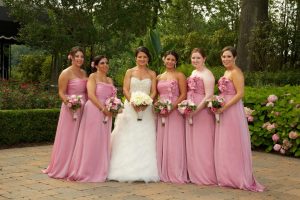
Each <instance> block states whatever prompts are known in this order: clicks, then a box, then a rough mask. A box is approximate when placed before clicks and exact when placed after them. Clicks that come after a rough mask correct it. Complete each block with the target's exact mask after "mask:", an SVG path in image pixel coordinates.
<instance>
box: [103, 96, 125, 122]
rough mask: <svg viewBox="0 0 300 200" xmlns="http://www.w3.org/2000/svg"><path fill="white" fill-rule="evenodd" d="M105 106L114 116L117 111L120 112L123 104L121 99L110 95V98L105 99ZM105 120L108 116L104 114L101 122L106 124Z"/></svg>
mask: <svg viewBox="0 0 300 200" xmlns="http://www.w3.org/2000/svg"><path fill="white" fill-rule="evenodd" d="M105 107H106V108H107V110H108V111H109V112H111V113H112V114H113V115H114V116H115V115H117V114H118V113H121V112H122V109H123V108H124V105H123V103H122V101H121V99H118V98H117V97H110V98H108V99H106V101H105ZM107 121H108V116H105V117H104V120H103V123H104V124H106V123H107Z"/></svg>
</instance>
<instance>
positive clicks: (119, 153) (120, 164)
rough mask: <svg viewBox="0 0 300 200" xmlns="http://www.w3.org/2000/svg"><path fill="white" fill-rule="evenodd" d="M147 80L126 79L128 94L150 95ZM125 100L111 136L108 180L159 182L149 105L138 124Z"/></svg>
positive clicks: (135, 115)
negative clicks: (140, 93)
mask: <svg viewBox="0 0 300 200" xmlns="http://www.w3.org/2000/svg"><path fill="white" fill-rule="evenodd" d="M150 90H151V79H143V80H140V79H138V78H136V77H132V78H131V79H130V92H135V91H141V92H145V93H146V94H150ZM137 117H138V116H137V113H136V112H135V110H134V109H133V107H132V106H131V105H130V103H129V102H128V101H125V103H124V110H123V112H122V113H121V114H119V115H118V116H117V119H116V121H115V128H114V130H113V132H112V137H111V148H112V149H111V150H112V152H111V162H110V170H109V175H108V179H109V180H117V181H129V182H131V181H145V182H156V181H159V175H158V170H157V159H156V129H155V121H154V114H153V112H152V106H148V107H147V109H146V110H145V111H144V112H143V117H142V118H143V119H142V121H138V120H137Z"/></svg>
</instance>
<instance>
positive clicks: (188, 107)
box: [178, 99, 197, 125]
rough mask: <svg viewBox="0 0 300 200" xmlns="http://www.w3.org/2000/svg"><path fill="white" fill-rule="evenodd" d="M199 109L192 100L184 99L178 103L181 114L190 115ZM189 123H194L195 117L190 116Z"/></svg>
mask: <svg viewBox="0 0 300 200" xmlns="http://www.w3.org/2000/svg"><path fill="white" fill-rule="evenodd" d="M196 109H197V106H196V105H195V103H194V102H193V101H191V100H189V99H188V100H183V101H182V102H181V103H179V104H178V110H179V112H180V113H181V114H183V115H186V116H187V115H189V114H191V113H192V112H193V111H195V110H196ZM189 124H190V125H192V124H193V118H192V117H189Z"/></svg>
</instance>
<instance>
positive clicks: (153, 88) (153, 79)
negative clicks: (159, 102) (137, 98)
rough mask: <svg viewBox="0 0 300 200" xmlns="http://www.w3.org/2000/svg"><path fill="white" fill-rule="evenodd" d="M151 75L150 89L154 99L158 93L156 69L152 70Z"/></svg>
mask: <svg viewBox="0 0 300 200" xmlns="http://www.w3.org/2000/svg"><path fill="white" fill-rule="evenodd" d="M150 75H151V91H150V97H151V98H152V99H153V100H154V99H155V97H156V94H157V90H156V83H157V81H156V73H155V72H154V71H150Z"/></svg>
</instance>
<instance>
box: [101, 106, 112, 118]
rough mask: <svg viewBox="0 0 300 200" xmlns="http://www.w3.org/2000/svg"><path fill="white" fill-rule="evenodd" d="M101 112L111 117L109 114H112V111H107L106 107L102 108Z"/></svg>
mask: <svg viewBox="0 0 300 200" xmlns="http://www.w3.org/2000/svg"><path fill="white" fill-rule="evenodd" d="M102 112H103V114H104V115H106V116H108V117H111V116H112V113H111V112H109V111H108V110H107V108H104V109H103V110H102Z"/></svg>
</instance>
